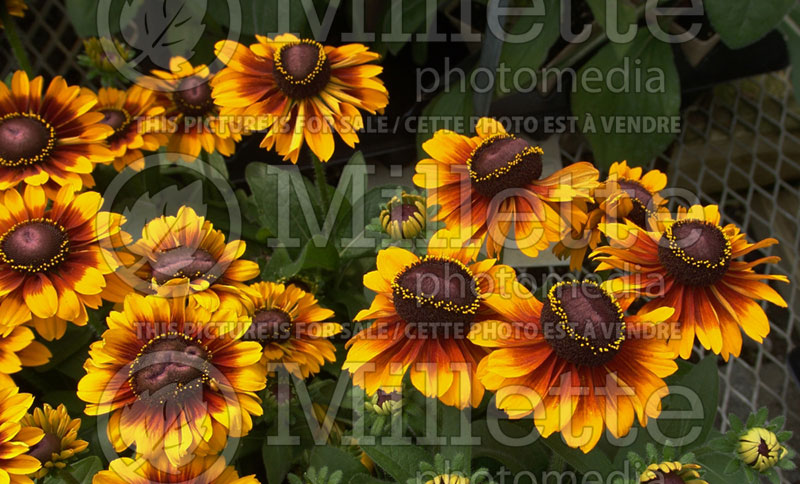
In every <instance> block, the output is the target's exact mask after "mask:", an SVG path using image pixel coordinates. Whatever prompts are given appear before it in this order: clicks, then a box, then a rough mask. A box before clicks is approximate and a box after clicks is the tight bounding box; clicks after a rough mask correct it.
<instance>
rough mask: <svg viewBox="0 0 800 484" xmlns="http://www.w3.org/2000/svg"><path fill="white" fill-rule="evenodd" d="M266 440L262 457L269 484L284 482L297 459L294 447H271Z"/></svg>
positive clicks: (262, 448) (262, 449)
mask: <svg viewBox="0 0 800 484" xmlns="http://www.w3.org/2000/svg"><path fill="white" fill-rule="evenodd" d="M267 442H268V441H267V439H264V445H263V446H262V447H261V457H262V459H263V460H264V470H265V471H266V473H267V483H268V484H280V483H282V482H283V480H284V478H285V477H286V475H287V474H288V473H289V470H290V469H291V468H292V463H293V461H294V458H295V452H294V447H293V446H291V445H269V444H268V443H267Z"/></svg>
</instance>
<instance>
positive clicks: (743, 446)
mask: <svg viewBox="0 0 800 484" xmlns="http://www.w3.org/2000/svg"><path fill="white" fill-rule="evenodd" d="M788 453H789V451H788V450H787V449H786V448H785V447H784V446H783V445H781V443H780V441H779V440H778V436H777V435H775V433H774V432H770V431H769V430H767V429H765V428H763V427H755V428H752V429H750V430H748V431H747V433H745V434H744V435H742V436H741V437H740V438H739V446H738V448H737V449H736V456H737V457H738V458H739V459H740V460H741V461H742V462H744V463H745V464H747V465H748V466H750V467H752V468H753V469H755V470H757V471H758V472H765V471H767V470H768V469H770V468H772V467H775V465H776V464H778V462H779V461H780V460H781V459H783V458H784V457H786V455H787V454H788Z"/></svg>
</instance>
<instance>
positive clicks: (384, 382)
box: [343, 230, 515, 408]
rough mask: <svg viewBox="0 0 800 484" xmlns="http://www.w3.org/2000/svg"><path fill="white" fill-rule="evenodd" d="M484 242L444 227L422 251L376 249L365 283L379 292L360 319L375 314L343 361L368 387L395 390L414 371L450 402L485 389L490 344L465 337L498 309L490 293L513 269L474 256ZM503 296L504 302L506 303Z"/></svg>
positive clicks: (476, 398)
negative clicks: (478, 373)
mask: <svg viewBox="0 0 800 484" xmlns="http://www.w3.org/2000/svg"><path fill="white" fill-rule="evenodd" d="M479 249H480V248H479V247H478V246H477V245H475V244H471V245H467V246H465V247H462V246H461V241H460V240H458V239H456V238H454V236H453V234H452V233H450V232H449V231H447V230H441V231H439V232H437V233H436V234H434V236H433V237H432V238H431V240H430V242H429V244H428V253H427V255H426V256H425V257H422V258H420V257H417V256H416V255H414V254H413V253H411V252H409V251H407V250H405V249H401V248H399V247H389V248H388V249H385V250H381V251H380V252H378V257H377V270H376V271H372V272H369V273H367V274H365V275H364V286H366V287H367V288H368V289H370V290H372V291H375V292H376V293H377V294H376V296H375V299H373V301H372V305H371V306H370V308H369V309H365V310H363V311H361V312H359V313H358V315H357V316H356V321H364V320H369V319H373V320H375V321H374V322H373V323H372V325H371V326H370V327H369V328H367V329H364V330H363V331H361V332H359V333H358V334H356V335H355V336H354V337H353V338H352V339H350V340H349V341H348V342H347V347H348V348H350V350H349V352H348V354H347V360H346V361H345V363H344V367H343V368H344V369H345V370H349V371H350V373H352V374H353V382H354V383H355V384H357V385H358V386H360V387H362V388H364V389H365V390H366V392H367V393H368V394H370V395H372V394H374V393H376V392H377V391H378V390H384V391H386V392H391V391H393V390H395V389H397V388H399V387H400V386H401V384H402V380H403V375H404V374H405V373H406V372H409V373H410V376H411V383H412V384H413V385H414V386H415V387H416V388H417V389H418V390H419V391H420V392H422V393H423V394H424V395H426V396H428V397H433V398H438V399H439V400H441V401H442V402H443V403H444V404H446V405H451V406H456V407H458V408H464V407H467V406H477V405H479V404H480V402H481V398H483V393H484V389H483V386H482V385H481V384H480V382H479V381H478V379H477V378H475V370H476V368H477V365H478V361H480V359H481V358H483V356H485V354H486V350H484V349H483V348H481V347H480V346H477V345H475V344H473V343H472V342H471V341H470V340H468V339H467V334H468V333H469V331H470V328H471V327H472V326H473V325H474V324H476V323H477V322H479V321H482V320H484V319H489V318H492V317H494V315H495V312H494V311H492V310H491V308H490V306H489V305H488V304H487V301H489V300H492V299H502V300H503V301H506V302H507V300H508V299H507V295H506V296H501V295H500V294H501V293H502V291H503V289H504V288H505V284H504V283H506V282H507V281H508V280H509V279H514V277H515V273H514V269H512V268H511V267H508V266H503V265H495V260H494V259H486V260H481V261H476V260H475V259H476V257H477V256H478V251H479ZM501 304H502V303H501Z"/></svg>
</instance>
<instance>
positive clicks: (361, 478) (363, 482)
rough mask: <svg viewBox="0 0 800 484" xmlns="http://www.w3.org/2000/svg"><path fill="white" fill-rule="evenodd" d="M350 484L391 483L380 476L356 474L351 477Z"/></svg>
mask: <svg viewBox="0 0 800 484" xmlns="http://www.w3.org/2000/svg"><path fill="white" fill-rule="evenodd" d="M349 484H391V483H390V482H388V481H382V480H380V479H378V478H375V477H372V476H371V475H369V474H356V475H354V476H353V477H351V478H350V483H349Z"/></svg>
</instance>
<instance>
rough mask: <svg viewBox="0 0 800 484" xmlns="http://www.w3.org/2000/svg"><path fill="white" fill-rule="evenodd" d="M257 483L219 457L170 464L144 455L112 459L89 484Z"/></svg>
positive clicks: (252, 477)
mask: <svg viewBox="0 0 800 484" xmlns="http://www.w3.org/2000/svg"><path fill="white" fill-rule="evenodd" d="M169 483H180V484H190V483H191V484H259V482H258V479H256V478H255V476H252V475H251V476H246V477H239V474H238V473H237V472H236V469H235V468H234V467H233V466H228V465H226V463H225V459H224V458H222V457H219V456H205V457H195V458H193V459H192V461H191V462H189V463H188V464H183V465H180V466H173V465H170V464H169V463H168V462H154V461H152V460H150V459H147V458H144V457H141V456H140V457H137V458H135V459H132V458H130V457H122V458H119V459H115V460H113V461H111V463H110V464H109V465H108V470H104V471H100V472H99V473H98V474H97V475H96V476H95V477H94V479H93V480H92V484H169Z"/></svg>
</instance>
